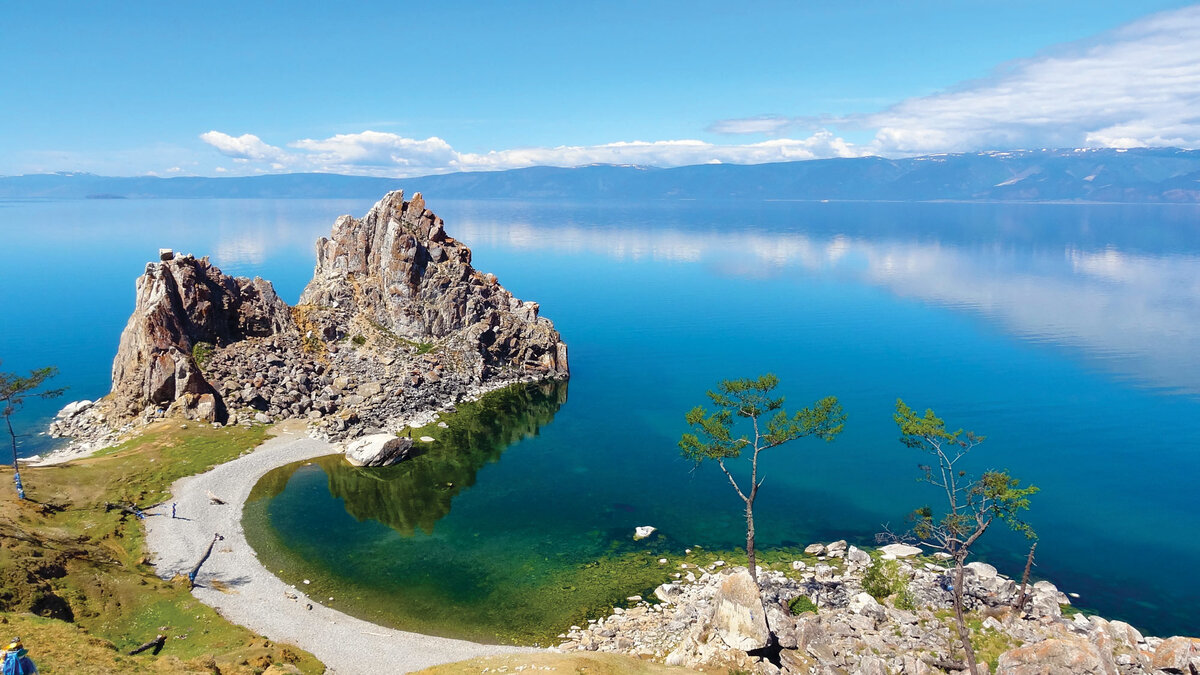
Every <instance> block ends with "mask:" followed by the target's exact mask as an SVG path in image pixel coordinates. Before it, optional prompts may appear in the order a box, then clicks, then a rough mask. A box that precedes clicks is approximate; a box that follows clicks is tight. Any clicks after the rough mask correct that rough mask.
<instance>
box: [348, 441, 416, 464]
mask: <svg viewBox="0 0 1200 675" xmlns="http://www.w3.org/2000/svg"><path fill="white" fill-rule="evenodd" d="M412 445H413V443H412V439H411V438H405V437H403V436H395V435H393V434H371V435H370V436H363V437H362V438H359V439H357V440H354V441H351V442H350V443H349V444H347V445H346V461H347V462H349V463H351V464H353V465H354V466H388V465H390V464H395V463H397V462H400V461H403V460H405V459H408V456H409V454H410V453H411V451H412Z"/></svg>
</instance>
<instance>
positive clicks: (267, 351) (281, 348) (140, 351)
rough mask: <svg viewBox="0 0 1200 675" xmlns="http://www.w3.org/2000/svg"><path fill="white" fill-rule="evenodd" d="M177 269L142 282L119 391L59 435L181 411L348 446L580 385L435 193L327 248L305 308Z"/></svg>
mask: <svg viewBox="0 0 1200 675" xmlns="http://www.w3.org/2000/svg"><path fill="white" fill-rule="evenodd" d="M161 258H162V260H161V261H160V262H155V263H150V264H148V265H147V266H146V272H145V274H143V275H142V276H141V277H140V278H139V279H138V281H137V304H136V307H135V309H134V312H133V315H132V316H130V318H129V323H128V325H126V327H125V330H124V332H123V333H122V334H121V343H120V346H119V348H118V350H117V357H116V359H115V360H114V362H113V388H112V393H111V395H110V396H109V397H107V398H106V399H105V400H103V401H102V402H101V403H100V404H99V405H97V406H94V407H92V408H89V411H88V414H87V415H76V414H72V415H70V416H68V417H69V419H67V418H66V417H64V418H63V420H61V421H59V422H58V423H56V427H55V429H52V432H53V433H56V434H58V435H70V436H75V437H79V438H81V439H82V440H90V441H93V443H94V442H97V441H98V439H99V438H100V434H99V432H98V430H97V432H96V433H91V434H89V433H87V429H88V428H89V427H100V426H103V427H106V431H110V430H112V429H115V428H120V427H122V426H124V425H128V424H129V423H131V422H136V421H149V420H150V419H153V418H155V417H160V416H163V415H169V414H175V413H178V414H182V415H183V416H185V417H187V418H189V419H195V420H202V421H207V422H219V423H227V422H229V423H234V422H241V423H249V422H254V421H257V422H260V423H261V422H269V421H275V420H280V419H284V418H306V419H308V420H310V422H311V424H312V426H313V427H314V429H315V431H316V432H317V433H318V434H319V435H324V436H326V437H335V438H340V437H348V436H356V435H358V434H360V433H363V432H365V431H370V430H379V429H384V428H389V427H391V428H395V427H398V426H399V425H401V424H402V423H403V422H404V421H406V420H408V419H411V418H413V417H414V416H419V415H420V414H421V413H425V414H428V413H431V412H432V411H434V410H436V409H439V408H444V407H446V406H447V405H451V404H453V403H454V402H455V401H458V400H461V399H462V398H463V397H465V396H469V395H472V394H475V393H478V392H480V391H483V390H486V389H491V388H495V387H498V386H501V385H503V384H507V383H510V382H517V381H528V380H538V379H547V378H551V379H553V378H564V377H566V376H567V374H568V369H567V347H566V345H565V344H564V343H563V342H562V339H561V338H560V336H559V334H558V331H556V330H555V329H554V325H553V324H552V323H551V322H550V321H549V320H548V319H546V318H543V317H540V316H538V305H537V303H533V302H522V301H521V300H518V299H516V298H514V297H513V295H512V294H511V293H509V292H508V291H507V290H506V289H504V287H502V286H501V285H500V284H499V283H497V281H496V278H495V277H494V276H492V275H489V274H483V273H480V272H478V271H477V270H475V269H474V268H473V267H472V266H471V251H470V249H468V248H467V247H466V246H465V245H463V244H462V243H461V242H459V241H456V240H455V239H454V238H452V237H450V236H449V235H447V234H446V232H445V229H444V224H443V222H442V220H441V219H440V218H438V217H436V216H434V215H433V214H432V213H431V212H430V211H428V210H427V209H426V208H425V203H424V200H423V199H422V198H421V195H420V194H416V195H414V196H413V199H412V201H407V202H406V201H404V195H403V193H402V192H392V193H389V194H388V195H387V196H385V197H384V198H383V199H382V200H380V201H379V202H378V203H377V204H375V206H374V207H373V208H372V209H371V210H370V212H369V213H368V214H367V215H366V216H365V217H364V218H361V219H356V218H351V217H350V216H343V217H341V218H339V219H338V220H337V222H336V223H335V224H334V227H333V233H332V237H331V238H329V239H326V238H321V239H320V240H319V241H318V242H317V265H316V271H315V273H314V276H313V279H312V281H311V282H310V283H309V284H308V286H307V288H305V290H304V294H303V296H302V298H301V304H300V305H298V306H297V307H294V308H292V307H288V306H287V304H286V303H284V302H283V301H282V300H280V299H279V297H278V296H277V295H276V294H275V291H274V289H273V288H272V287H271V284H270V283H269V282H266V281H263V280H262V279H253V280H251V279H245V278H235V277H230V276H227V275H225V274H223V273H222V272H221V271H220V270H219V269H217V268H216V267H214V266H213V265H212V264H211V263H209V261H208V259H207V258H199V259H197V258H194V257H192V256H190V255H187V256H175V255H173V254H171V252H170V251H164V252H163V253H162V255H161ZM197 345H199V347H197ZM198 361H199V362H198ZM73 412H74V411H73ZM87 436H91V438H84V437H87ZM109 437H110V436H105V438H109Z"/></svg>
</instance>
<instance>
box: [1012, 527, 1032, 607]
mask: <svg viewBox="0 0 1200 675" xmlns="http://www.w3.org/2000/svg"><path fill="white" fill-rule="evenodd" d="M1036 550H1037V542H1036V541H1035V542H1033V546H1030V547H1029V557H1028V558H1027V559H1026V560H1025V574H1023V575H1022V576H1021V592H1020V593H1018V594H1017V606H1016V609H1017V611H1018V612H1023V611H1025V603H1026V602H1028V601H1029V598H1028V597H1026V596H1025V590H1026V589H1027V588H1029V571H1030V569H1032V568H1033V552H1034V551H1036Z"/></svg>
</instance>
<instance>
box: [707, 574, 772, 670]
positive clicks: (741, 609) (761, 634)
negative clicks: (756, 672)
mask: <svg viewBox="0 0 1200 675" xmlns="http://www.w3.org/2000/svg"><path fill="white" fill-rule="evenodd" d="M712 625H713V628H715V629H716V631H717V634H718V635H720V636H721V640H723V641H724V642H725V644H726V645H729V647H730V648H732V649H740V650H741V651H744V652H749V651H752V650H755V649H761V648H763V647H765V646H767V643H769V642H770V640H771V631H770V630H769V629H768V628H767V614H766V611H765V610H764V609H763V603H762V597H761V595H760V594H759V591H758V585H757V584H755V583H754V579H751V578H750V573H749V572H747V571H746V570H738V571H736V572H734V573H732V574H730V575H728V576H727V577H726V578H725V580H724V581H722V582H721V586H720V588H718V589H717V592H716V594H715V595H714V596H713V618H712Z"/></svg>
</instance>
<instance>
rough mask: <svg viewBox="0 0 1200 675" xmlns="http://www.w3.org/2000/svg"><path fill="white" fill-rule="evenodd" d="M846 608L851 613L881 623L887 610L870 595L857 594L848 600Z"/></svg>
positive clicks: (885, 616)
mask: <svg viewBox="0 0 1200 675" xmlns="http://www.w3.org/2000/svg"><path fill="white" fill-rule="evenodd" d="M847 607H848V608H849V610H850V611H851V612H854V613H855V614H862V615H863V616H866V617H869V618H871V619H872V620H874V621H882V620H883V619H885V618H887V610H886V609H884V607H883V605H881V604H879V601H878V600H876V599H875V598H874V597H872V596H871V594H870V593H859V594H857V595H855V596H854V597H852V598H850V604H849V605H847Z"/></svg>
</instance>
